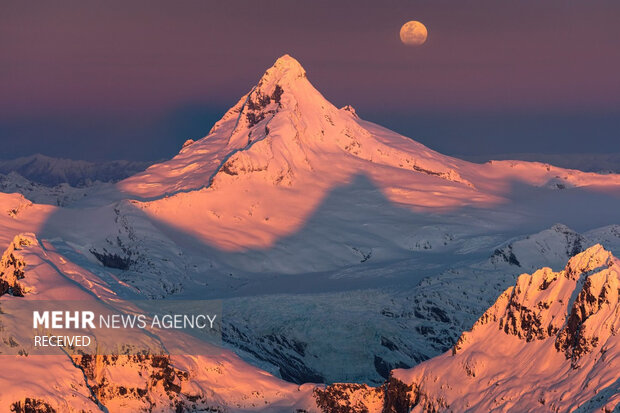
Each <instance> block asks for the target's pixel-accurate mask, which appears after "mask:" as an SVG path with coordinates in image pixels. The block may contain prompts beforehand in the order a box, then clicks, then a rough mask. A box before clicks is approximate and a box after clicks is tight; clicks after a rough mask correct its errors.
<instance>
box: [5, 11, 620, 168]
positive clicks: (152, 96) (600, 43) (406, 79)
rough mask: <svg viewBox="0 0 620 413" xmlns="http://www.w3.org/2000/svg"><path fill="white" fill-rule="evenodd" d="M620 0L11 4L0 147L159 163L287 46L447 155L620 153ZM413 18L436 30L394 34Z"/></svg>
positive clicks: (337, 93) (358, 102) (334, 89)
mask: <svg viewBox="0 0 620 413" xmlns="http://www.w3.org/2000/svg"><path fill="white" fill-rule="evenodd" d="M618 16H620V2H618V1H617V0H609V1H602V0H583V1H574V0H561V1H559V0H546V1H542V2H541V1H532V0H518V1H517V0H505V1H497V0H484V1H483V0H472V1H462V0H452V1H447V0H426V1H415V0H409V1H367V0H357V1H323V0H318V1H316V0H315V1H312V2H301V1H293V0H282V1H270V0H261V1H259V2H257V1H237V0H227V1H210V0H180V1H172V0H170V1H161V0H148V1H146V0H145V1H141V0H132V1H116V0H110V1H94V0H87V1H84V0H79V1H78V0H76V1H67V0H59V1H54V2H38V1H31V0H24V1H17V0H0V56H2V57H1V59H0V148H1V149H0V159H7V158H14V157H17V156H24V155H29V154H33V153H43V154H46V155H50V156H57V157H66V158H73V159H88V160H106V159H135V160H157V159H164V158H170V157H172V156H173V155H175V154H176V153H177V152H178V150H179V148H180V146H181V145H182V143H183V142H184V141H185V140H186V139H190V138H192V139H197V138H200V137H202V136H205V135H206V134H207V133H208V131H209V129H210V128H211V126H212V125H213V123H214V122H215V121H217V120H218V119H219V118H220V117H221V116H222V115H223V113H224V112H225V111H226V109H228V108H229V107H230V106H232V105H233V104H234V103H236V101H237V100H238V98H239V97H240V96H242V95H243V94H245V93H247V92H248V91H249V90H250V88H251V87H252V86H253V85H254V84H255V83H256V82H257V80H258V79H259V78H260V76H261V75H262V74H263V72H264V71H265V69H267V68H268V67H269V66H271V65H272V64H273V62H274V61H275V60H276V59H277V58H278V57H279V56H281V55H283V54H285V53H288V54H290V55H292V56H293V57H295V58H296V59H297V60H299V61H300V63H301V64H302V65H303V66H304V68H305V69H306V71H307V73H308V78H309V79H310V81H311V82H312V83H313V84H314V86H315V87H316V88H317V89H318V90H319V91H321V93H323V95H324V96H325V97H326V98H328V99H329V100H330V101H331V102H332V103H334V104H335V105H336V106H344V105H346V104H351V105H353V106H354V107H355V108H356V110H357V112H358V114H359V115H360V116H361V117H362V118H364V119H366V120H370V121H373V122H376V123H379V124H381V125H383V126H386V127H389V128H391V129H394V130H396V131H398V132H400V133H403V134H404V135H407V136H409V137H411V138H413V139H416V140H417V141H419V142H422V143H424V144H425V145H428V146H430V147H431V148H433V149H435V150H439V151H440V152H443V153H446V154H450V155H472V156H474V155H475V156H482V157H484V156H491V155H493V154H511V153H548V154H558V153H568V154H580V153H616V152H620V136H619V135H620V76H618V73H620V25H619V24H618V22H617V19H618ZM408 20H419V21H421V22H423V23H424V24H425V25H426V26H427V28H428V31H429V38H428V40H427V42H426V43H425V44H424V45H423V46H421V47H407V46H405V45H403V44H402V43H401V42H400V39H399V35H398V33H399V29H400V26H401V25H402V24H404V23H405V22H406V21H408Z"/></svg>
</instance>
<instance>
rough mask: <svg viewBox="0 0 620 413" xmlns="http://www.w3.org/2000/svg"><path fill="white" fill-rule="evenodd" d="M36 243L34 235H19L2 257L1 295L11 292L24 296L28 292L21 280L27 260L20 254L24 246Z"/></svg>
mask: <svg viewBox="0 0 620 413" xmlns="http://www.w3.org/2000/svg"><path fill="white" fill-rule="evenodd" d="M33 243H34V244H36V243H37V241H36V238H35V237H34V236H33V235H28V234H25V235H17V236H16V237H15V238H14V239H13V242H11V244H10V245H9V247H8V248H7V249H6V251H5V252H4V254H2V258H0V296H2V295H4V294H9V295H13V296H17V297H23V296H24V293H25V292H26V288H24V287H23V286H22V285H21V284H20V282H19V280H21V279H23V278H24V267H25V266H26V261H25V260H24V259H23V257H22V256H21V255H20V253H19V250H20V249H22V248H23V247H26V246H29V245H32V244H33Z"/></svg>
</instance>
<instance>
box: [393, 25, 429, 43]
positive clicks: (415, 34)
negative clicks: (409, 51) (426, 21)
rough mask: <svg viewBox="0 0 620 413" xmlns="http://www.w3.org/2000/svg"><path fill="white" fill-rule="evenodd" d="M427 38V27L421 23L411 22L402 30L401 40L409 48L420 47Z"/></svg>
mask: <svg viewBox="0 0 620 413" xmlns="http://www.w3.org/2000/svg"><path fill="white" fill-rule="evenodd" d="M427 37H428V31H427V30H426V26H424V25H423V24H422V23H420V22H419V21H415V20H411V21H409V22H407V23H405V24H403V27H401V28H400V40H401V41H402V42H403V44H406V45H407V46H420V45H421V44H423V43H424V42H426V38H427Z"/></svg>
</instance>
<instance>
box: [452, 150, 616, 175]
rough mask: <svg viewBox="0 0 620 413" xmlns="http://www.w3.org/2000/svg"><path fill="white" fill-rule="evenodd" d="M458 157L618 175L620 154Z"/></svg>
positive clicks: (522, 154) (478, 160) (533, 154)
mask: <svg viewBox="0 0 620 413" xmlns="http://www.w3.org/2000/svg"><path fill="white" fill-rule="evenodd" d="M460 157H461V158H463V159H467V160H468V161H472V162H487V161H489V160H492V159H494V160H498V161H500V160H510V159H519V160H522V161H531V162H544V163H549V164H551V165H555V166H561V167H562V168H569V169H578V170H580V171H585V172H598V173H615V174H617V173H620V153H503V154H494V155H484V156H481V155H476V156H474V155H463V156H460Z"/></svg>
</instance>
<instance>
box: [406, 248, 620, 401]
mask: <svg viewBox="0 0 620 413" xmlns="http://www.w3.org/2000/svg"><path fill="white" fill-rule="evenodd" d="M619 281H620V261H619V260H618V259H617V258H615V257H613V256H612V254H611V253H610V252H609V251H606V250H605V249H604V248H603V247H602V246H601V245H594V246H592V247H590V248H588V249H587V250H585V251H584V252H582V253H580V254H578V255H576V256H575V257H573V258H571V259H570V261H569V262H568V264H567V265H566V267H565V268H564V269H563V270H562V271H558V272H554V271H552V270H551V269H549V268H543V269H540V270H538V271H536V272H534V273H533V274H522V275H521V276H520V277H519V278H518V280H517V282H516V284H515V285H514V286H513V287H510V288H508V289H507V290H506V291H505V292H504V293H503V294H502V295H501V296H500V297H499V298H498V299H497V301H496V302H495V304H494V305H493V306H492V307H491V308H490V309H489V310H487V311H486V312H485V313H484V315H483V316H482V317H480V319H479V320H478V321H477V322H476V324H475V325H474V326H473V328H472V329H471V330H470V331H468V332H465V333H463V334H462V336H461V337H460V339H459V340H458V342H457V343H456V345H455V346H454V348H453V349H452V351H450V352H448V353H446V354H444V355H442V356H439V357H436V358H434V359H431V360H429V361H427V362H425V363H422V364H421V365H419V366H416V367H414V368H413V369H410V370H396V371H395V372H394V378H395V379H397V380H400V381H401V382H403V383H405V384H408V385H410V386H412V391H411V400H412V403H411V407H414V408H415V409H416V411H417V410H420V411H482V410H484V411H496V410H497V411H505V410H506V409H516V410H519V411H533V410H536V409H538V410H542V411H569V410H570V411H572V410H574V409H576V408H579V407H580V406H582V405H586V404H588V403H590V404H592V400H593V399H594V398H595V397H596V396H597V394H598V393H599V392H600V391H601V390H602V389H605V390H606V393H605V397H604V399H603V400H602V403H600V402H601V401H599V402H597V404H600V406H602V407H603V408H607V409H609V408H612V407H613V406H618V405H619V403H620V388H618V387H617V383H618V380H619V379H620V336H619V335H618V331H619V330H620V304H619V301H618V296H619V294H620V288H619V285H620V284H619ZM532 383H536V388H535V389H532V388H531V385H532ZM614 389H615V390H614Z"/></svg>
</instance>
